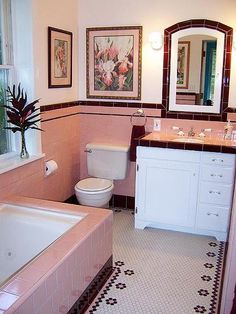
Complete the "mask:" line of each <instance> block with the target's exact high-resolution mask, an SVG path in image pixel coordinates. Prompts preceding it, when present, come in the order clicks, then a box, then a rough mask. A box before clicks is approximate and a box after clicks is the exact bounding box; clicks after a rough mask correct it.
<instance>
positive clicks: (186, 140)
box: [172, 137, 204, 144]
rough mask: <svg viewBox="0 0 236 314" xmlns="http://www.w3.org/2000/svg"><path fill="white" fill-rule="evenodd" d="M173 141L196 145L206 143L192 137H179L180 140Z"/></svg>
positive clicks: (174, 140)
mask: <svg viewBox="0 0 236 314" xmlns="http://www.w3.org/2000/svg"><path fill="white" fill-rule="evenodd" d="M172 141H173V142H181V143H196V144H202V143H204V141H203V140H201V139H199V138H191V137H178V138H174V139H173V140H172Z"/></svg>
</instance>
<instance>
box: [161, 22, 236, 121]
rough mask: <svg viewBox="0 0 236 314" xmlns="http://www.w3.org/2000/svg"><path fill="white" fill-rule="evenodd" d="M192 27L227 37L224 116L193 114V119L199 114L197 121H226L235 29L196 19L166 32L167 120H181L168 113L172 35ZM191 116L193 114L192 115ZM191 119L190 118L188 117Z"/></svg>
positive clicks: (164, 102) (225, 47)
mask: <svg viewBox="0 0 236 314" xmlns="http://www.w3.org/2000/svg"><path fill="white" fill-rule="evenodd" d="M191 27H206V28H210V29H215V30H219V31H220V32H222V33H224V34H225V36H226V40H225V46H224V50H225V51H226V54H225V58H224V64H223V78H222V93H221V95H222V96H221V112H222V114H216V115H215V114H211V115H208V114H207V113H201V115H199V113H198V114H197V113H192V119H194V115H196V114H197V120H210V121H226V119H227V116H226V115H225V114H224V113H225V111H227V106H228V87H229V82H230V73H229V69H230V65H231V50H232V33H233V29H232V28H231V27H229V26H227V25H225V24H222V23H219V22H216V21H211V20H205V19H194V20H187V21H183V22H179V23H176V24H174V25H172V26H170V27H168V28H166V29H165V31H164V52H165V53H164V59H163V90H162V103H163V104H165V106H166V110H167V114H166V117H167V118H172V119H178V118H180V117H179V115H178V114H177V116H176V114H175V115H174V116H172V115H171V112H168V105H169V89H168V86H167V85H166V82H168V81H169V79H168V78H169V76H170V58H171V51H170V39H171V35H172V34H173V33H175V32H177V31H178V30H180V29H186V28H191ZM190 115H191V114H190ZM185 118H187V117H185V116H183V118H182V117H181V119H185ZM188 119H189V117H188Z"/></svg>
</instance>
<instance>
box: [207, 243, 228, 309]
mask: <svg viewBox="0 0 236 314" xmlns="http://www.w3.org/2000/svg"><path fill="white" fill-rule="evenodd" d="M224 250H225V243H224V242H220V243H219V249H218V253H217V261H216V267H215V269H216V270H215V275H214V281H213V288H212V293H211V303H210V308H209V312H208V313H209V314H216V313H218V309H217V304H218V302H217V300H218V298H219V292H220V278H221V274H222V267H223V256H224Z"/></svg>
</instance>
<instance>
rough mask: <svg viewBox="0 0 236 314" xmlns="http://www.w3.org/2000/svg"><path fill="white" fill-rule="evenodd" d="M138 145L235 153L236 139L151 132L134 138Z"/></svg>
mask: <svg viewBox="0 0 236 314" xmlns="http://www.w3.org/2000/svg"><path fill="white" fill-rule="evenodd" d="M136 144H137V145H138V146H148V147H160V148H161V147H162V148H174V149H186V150H197V151H210V152H219V153H229V154H235V153H236V141H234V140H224V139H222V138H217V137H204V138H200V137H197V136H194V137H187V136H183V137H181V136H178V135H177V134H166V133H159V132H152V133H150V134H148V135H146V136H144V137H142V138H140V139H137V140H136Z"/></svg>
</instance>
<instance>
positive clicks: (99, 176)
mask: <svg viewBox="0 0 236 314" xmlns="http://www.w3.org/2000/svg"><path fill="white" fill-rule="evenodd" d="M85 152H86V153H87V167H88V174H89V176H92V177H89V178H86V179H83V180H81V181H79V182H78V183H77V184H76V185H75V195H76V198H77V200H78V202H79V204H81V205H86V206H94V207H108V204H109V201H110V199H111V197H112V194H113V189H114V184H113V180H122V179H125V177H126V174H127V168H128V152H129V146H125V145H111V144H99V143H89V144H87V145H86V150H85Z"/></svg>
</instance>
